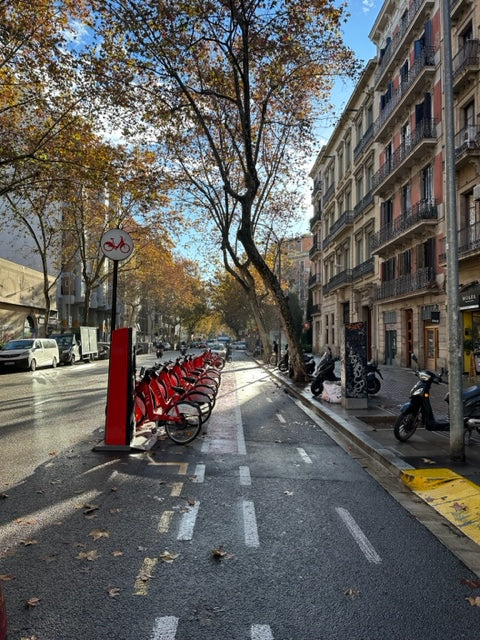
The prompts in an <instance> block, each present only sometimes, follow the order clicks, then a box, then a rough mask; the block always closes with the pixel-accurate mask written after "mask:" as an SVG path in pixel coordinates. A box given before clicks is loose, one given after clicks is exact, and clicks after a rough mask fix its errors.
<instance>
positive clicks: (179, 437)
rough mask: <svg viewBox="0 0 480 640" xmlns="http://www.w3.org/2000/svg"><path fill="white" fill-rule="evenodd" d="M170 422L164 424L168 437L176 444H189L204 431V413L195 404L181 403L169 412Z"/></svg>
mask: <svg viewBox="0 0 480 640" xmlns="http://www.w3.org/2000/svg"><path fill="white" fill-rule="evenodd" d="M167 415H168V416H170V418H171V419H170V420H169V419H167V420H166V421H165V423H164V426H165V431H166V433H167V436H168V437H169V438H170V440H172V441H173V442H175V444H188V443H189V442H192V440H195V438H196V437H197V436H198V434H199V433H200V431H201V429H202V412H201V410H200V407H199V406H198V405H197V404H195V403H194V402H187V401H180V402H178V403H177V404H174V405H173V407H170V409H169V410H168V411H167Z"/></svg>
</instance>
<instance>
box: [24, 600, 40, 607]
mask: <svg viewBox="0 0 480 640" xmlns="http://www.w3.org/2000/svg"><path fill="white" fill-rule="evenodd" d="M39 604H40V598H29V599H28V600H26V601H25V606H26V607H27V609H30V608H32V607H38V605H39Z"/></svg>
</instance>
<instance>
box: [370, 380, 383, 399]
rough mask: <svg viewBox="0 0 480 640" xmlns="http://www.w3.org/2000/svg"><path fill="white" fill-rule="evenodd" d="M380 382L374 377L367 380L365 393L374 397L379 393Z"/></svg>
mask: <svg viewBox="0 0 480 640" xmlns="http://www.w3.org/2000/svg"><path fill="white" fill-rule="evenodd" d="M380 387H381V385H380V380H379V379H378V378H375V376H373V377H372V378H370V379H369V378H367V393H368V395H370V396H373V395H375V394H376V393H378V392H379V391H380Z"/></svg>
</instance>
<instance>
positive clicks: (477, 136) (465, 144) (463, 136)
mask: <svg viewBox="0 0 480 640" xmlns="http://www.w3.org/2000/svg"><path fill="white" fill-rule="evenodd" d="M454 144H455V166H456V167H457V169H458V168H460V167H461V166H462V165H464V164H468V163H469V162H471V161H472V159H474V158H480V127H479V126H478V125H475V124H470V125H468V126H467V127H464V128H463V129H462V130H461V131H459V132H458V133H457V134H455V141H454Z"/></svg>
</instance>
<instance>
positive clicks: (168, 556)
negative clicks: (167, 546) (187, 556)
mask: <svg viewBox="0 0 480 640" xmlns="http://www.w3.org/2000/svg"><path fill="white" fill-rule="evenodd" d="M178 555H179V554H178V553H170V551H164V552H163V553H162V554H161V555H160V556H158V557H159V558H160V560H162V561H163V562H166V563H167V564H172V562H173V561H174V560H176V559H177V558H178Z"/></svg>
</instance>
